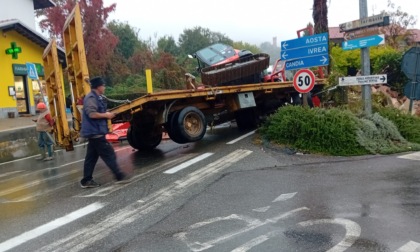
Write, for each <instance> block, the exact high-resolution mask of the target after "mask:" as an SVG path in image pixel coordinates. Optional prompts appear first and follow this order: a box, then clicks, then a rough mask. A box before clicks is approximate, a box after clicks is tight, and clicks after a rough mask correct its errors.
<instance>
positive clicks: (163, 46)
mask: <svg viewBox="0 0 420 252" xmlns="http://www.w3.org/2000/svg"><path fill="white" fill-rule="evenodd" d="M157 49H158V51H161V52H166V53H170V54H172V55H174V56H179V54H180V49H179V47H178V46H177V45H176V42H175V39H174V37H172V36H163V37H161V38H159V40H158V42H157Z"/></svg>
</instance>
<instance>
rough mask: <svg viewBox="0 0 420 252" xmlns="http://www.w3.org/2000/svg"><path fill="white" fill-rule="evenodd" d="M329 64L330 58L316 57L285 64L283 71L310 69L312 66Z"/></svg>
mask: <svg viewBox="0 0 420 252" xmlns="http://www.w3.org/2000/svg"><path fill="white" fill-rule="evenodd" d="M329 62H330V58H329V57H328V54H327V55H318V56H314V57H308V58H302V59H295V60H290V61H287V62H286V66H285V68H284V69H286V70H293V69H299V68H310V67H314V66H326V65H328V64H329Z"/></svg>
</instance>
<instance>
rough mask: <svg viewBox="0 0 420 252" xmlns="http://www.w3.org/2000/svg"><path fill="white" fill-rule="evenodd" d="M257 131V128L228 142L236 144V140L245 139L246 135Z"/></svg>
mask: <svg viewBox="0 0 420 252" xmlns="http://www.w3.org/2000/svg"><path fill="white" fill-rule="evenodd" d="M255 132H256V130H254V131H251V132H248V133H247V134H245V135H243V136H241V137H238V138H236V139H234V140H232V141H230V142H227V143H226V144H234V143H236V142H238V141H240V140H242V139H244V138H245V137H249V136H250V135H252V134H254V133H255Z"/></svg>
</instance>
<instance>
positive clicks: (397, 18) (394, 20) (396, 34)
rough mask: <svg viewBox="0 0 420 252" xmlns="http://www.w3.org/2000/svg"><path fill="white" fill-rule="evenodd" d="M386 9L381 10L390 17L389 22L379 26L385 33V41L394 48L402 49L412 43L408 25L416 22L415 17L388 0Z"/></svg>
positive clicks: (412, 38) (412, 39)
mask: <svg viewBox="0 0 420 252" xmlns="http://www.w3.org/2000/svg"><path fill="white" fill-rule="evenodd" d="M388 8H389V10H388V11H382V13H383V14H387V15H389V17H390V21H389V22H390V24H389V25H388V26H384V27H382V28H380V30H381V32H382V33H383V34H386V43H387V45H390V46H392V47H394V48H396V49H404V48H405V47H407V46H410V45H412V44H413V43H414V37H413V35H412V33H411V32H410V31H409V30H408V28H409V27H410V26H414V25H415V24H416V23H417V19H416V18H415V17H414V16H412V15H409V14H408V13H407V12H404V11H402V10H401V7H395V4H394V3H393V2H392V1H391V0H388Z"/></svg>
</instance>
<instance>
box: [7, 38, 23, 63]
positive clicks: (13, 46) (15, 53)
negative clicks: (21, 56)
mask: <svg viewBox="0 0 420 252" xmlns="http://www.w3.org/2000/svg"><path fill="white" fill-rule="evenodd" d="M10 46H11V48H7V49H6V54H11V55H12V59H17V58H18V53H21V52H22V48H20V47H17V46H16V42H11V43H10Z"/></svg>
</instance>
